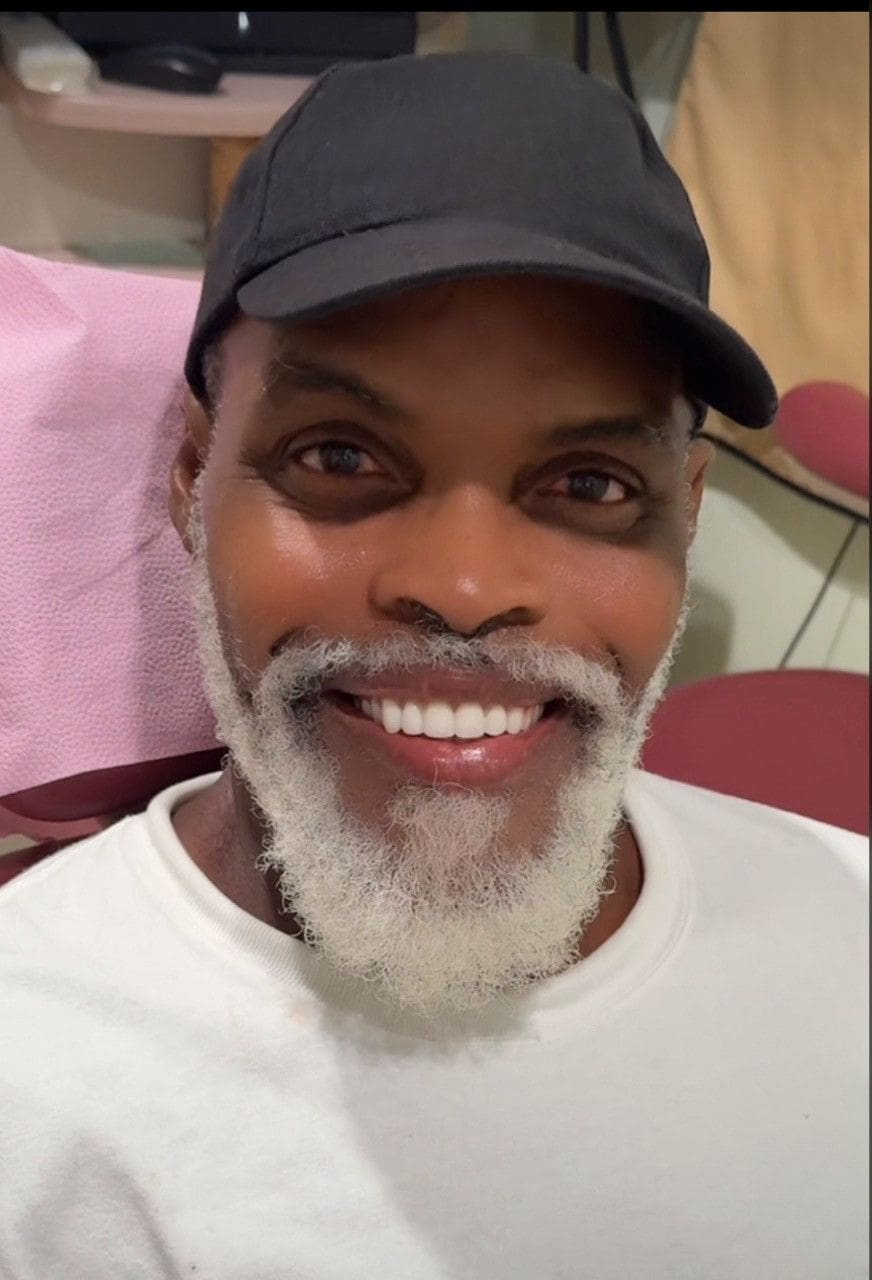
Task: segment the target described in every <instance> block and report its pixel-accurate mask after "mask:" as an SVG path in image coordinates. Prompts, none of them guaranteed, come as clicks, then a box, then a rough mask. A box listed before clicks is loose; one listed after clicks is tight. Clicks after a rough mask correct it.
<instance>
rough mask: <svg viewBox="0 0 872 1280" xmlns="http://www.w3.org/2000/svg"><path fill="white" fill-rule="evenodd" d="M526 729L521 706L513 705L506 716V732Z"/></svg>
mask: <svg viewBox="0 0 872 1280" xmlns="http://www.w3.org/2000/svg"><path fill="white" fill-rule="evenodd" d="M523 729H524V712H523V710H522V709H521V707H512V709H511V711H510V712H509V714H508V716H507V717H506V732H507V733H521V732H523Z"/></svg>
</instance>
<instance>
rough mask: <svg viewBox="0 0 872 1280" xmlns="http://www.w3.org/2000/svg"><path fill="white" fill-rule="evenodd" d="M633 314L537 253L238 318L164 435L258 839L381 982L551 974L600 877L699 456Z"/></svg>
mask: <svg viewBox="0 0 872 1280" xmlns="http://www.w3.org/2000/svg"><path fill="white" fill-rule="evenodd" d="M649 325H650V320H648V319H647V318H646V313H645V312H644V311H643V309H642V308H641V307H640V306H638V304H635V303H633V302H632V301H630V300H627V299H623V298H620V297H618V296H616V295H612V294H609V293H606V292H603V291H599V290H596V289H592V288H586V287H580V286H574V285H573V286H569V285H561V284H557V283H555V282H552V281H545V280H523V281H522V280H488V281H484V280H476V281H465V282H457V283H452V284H450V285H442V286H435V287H432V288H429V289H422V290H418V291H416V292H413V293H407V294H405V295H401V296H395V297H393V298H390V299H388V300H384V301H380V302H378V303H372V304H369V305H367V306H364V307H361V308H359V309H357V310H355V311H353V312H351V311H350V312H346V313H344V314H343V315H341V316H338V317H334V318H332V319H329V320H326V321H323V322H321V323H318V324H306V325H300V326H297V327H295V328H293V329H288V330H279V329H278V328H277V327H275V326H271V325H267V324H265V323H261V322H256V321H252V320H248V319H245V320H242V321H240V322H239V323H238V324H237V325H236V326H235V327H234V328H233V329H232V330H231V332H230V333H229V334H228V335H227V337H226V339H225V341H224V344H223V352H222V364H221V392H220V403H219V405H218V407H217V412H216V414H215V422H214V424H213V426H212V427H211V428H210V430H209V433H208V439H207V438H206V431H205V427H204V425H203V421H201V422H200V424H199V425H197V423H196V421H195V423H194V426H193V429H192V436H191V439H190V440H189V441H188V442H187V443H186V446H185V447H184V448H183V450H182V452H181V454H180V461H179V463H178V465H177V469H176V486H175V493H176V497H175V499H174V509H175V513H176V520H177V524H178V525H179V527H180V528H184V529H185V531H186V536H188V537H189V538H190V540H191V542H192V544H193V548H194V551H195V579H196V583H197V599H198V615H199V619H200V632H201V639H202V640H203V646H202V647H203V654H204V666H205V673H206V678H207V684H208V686H209V690H210V696H211V698H212V702H213V705H214V706H215V709H216V712H217V714H218V717H219V722H220V724H221V728H222V731H223V732H224V735H225V740H226V741H227V743H228V746H229V747H230V749H231V752H232V754H233V755H234V756H235V757H236V759H237V763H238V765H239V768H240V773H241V774H242V776H243V778H244V779H245V782H246V784H247V786H248V790H249V792H250V794H251V797H252V800H253V801H254V802H255V803H256V805H257V807H258V808H259V810H260V812H261V814H262V815H263V816H264V817H265V818H266V825H267V828H268V831H269V832H270V835H269V838H268V845H267V848H266V849H265V857H266V860H267V861H271V862H272V863H273V864H274V865H275V866H276V867H277V868H278V869H279V871H280V873H281V874H282V875H283V877H284V878H283V890H284V892H285V896H286V898H287V900H288V903H289V905H291V906H292V907H293V908H294V910H296V911H297V912H298V913H299V914H300V915H302V916H303V918H304V923H305V926H306V928H307V930H308V936H309V937H310V938H311V939H312V940H313V941H314V942H315V944H316V945H320V946H321V947H322V949H323V950H325V952H326V953H327V954H328V955H329V956H330V958H332V959H333V960H334V961H335V962H337V963H339V964H344V965H345V966H346V967H348V968H351V969H352V970H356V971H357V972H358V973H359V974H360V975H361V976H369V977H376V978H378V979H380V980H381V981H382V984H383V985H386V986H388V987H389V988H390V990H391V992H392V993H393V994H394V995H395V996H396V997H397V998H399V999H401V1000H403V1001H404V1002H406V1003H410V1004H416V1005H418V1006H419V1007H427V1008H431V1009H435V1008H438V1007H440V1005H441V1004H443V1003H446V1002H447V1003H453V1004H470V1003H474V1002H475V1001H476V1000H477V999H480V998H483V997H484V996H485V995H487V994H492V993H493V991H495V990H498V989H500V988H501V987H505V986H506V985H511V984H512V983H514V984H517V983H518V982H519V981H520V978H521V976H522V975H528V976H529V975H531V974H536V973H539V972H541V973H545V972H553V971H554V970H555V968H556V967H557V966H558V965H559V963H561V960H560V957H563V961H562V962H565V959H566V955H567V954H568V950H567V948H568V947H569V946H570V945H573V944H577V940H578V932H579V928H580V927H581V926H582V925H583V923H584V922H585V921H586V920H589V919H590V918H591V917H592V916H593V915H594V914H595V911H596V907H597V905H598V904H599V902H600V900H601V897H602V895H603V892H604V885H605V883H606V879H607V874H608V869H609V858H610V852H611V840H612V836H613V833H614V830H615V827H616V824H617V822H618V819H619V813H620V797H621V793H622V790H623V786H624V783H625V780H626V775H627V773H628V771H629V769H630V768H631V767H632V764H633V763H634V761H635V758H636V755H637V753H638V749H639V744H640V742H641V738H642V735H643V732H644V722H645V720H646V718H647V715H648V713H649V712H650V709H651V703H652V700H653V699H654V697H656V695H657V693H658V692H659V689H660V687H661V685H662V681H663V676H664V674H665V665H666V662H667V661H668V651H669V650H670V646H671V645H672V642H673V640H674V637H675V635H676V631H677V629H678V626H679V619H680V614H681V609H682V604H683V600H684V594H685V585H686V584H685V577H686V553H687V547H688V542H689V536H690V527H691V524H692V521H693V519H694V517H695V511H696V504H697V503H698V499H699V492H700V482H701V475H702V470H703V465H704V461H705V456H706V455H705V452H704V446H702V447H701V446H698V445H692V446H691V447H690V449H688V428H689V412H688V409H687V406H686V405H685V404H684V402H683V401H682V400H681V399H680V397H679V396H678V391H679V384H678V379H677V374H676V369H675V367H674V366H673V364H672V363H671V362H670V361H669V360H668V359H666V358H665V357H664V356H663V354H662V353H661V352H660V351H659V349H658V346H657V344H656V342H655V341H654V339H653V336H652V333H651V330H650V328H649ZM198 436H199V438H198ZM195 446H196V447H197V448H199V451H200V454H201V455H202V454H205V452H206V451H207V450H208V463H207V465H206V467H205V469H204V470H203V471H202V472H201V473H200V474H199V475H197V459H196V453H195ZM195 477H196V483H195ZM392 893H393V894H394V897H393V898H391V894H392ZM525 911H526V912H527V914H526V915H525V914H524V912H525ZM379 912H381V915H379ZM537 913H538V915H537ZM543 913H544V915H543ZM545 917H547V922H546V921H545ZM558 917H559V919H558ZM367 920H369V930H370V935H371V936H370V937H369V939H368V940H367V937H366V936H365V935H366V931H367V927H368V926H367V924H366V921H367ZM452 921H453V922H454V923H455V924H456V925H457V932H456V936H454V935H452V930H451V929H450V928H449V927H448V926H449V922H452ZM525 921H526V922H527V924H528V925H530V926H531V928H528V929H527V930H526V932H527V933H528V934H533V933H536V934H538V936H540V938H543V939H544V940H543V942H542V946H541V947H539V949H538V950H537V949H536V946H535V945H533V944H531V945H530V946H526V947H525V945H523V944H522V943H520V942H519V941H518V938H519V931H520V933H521V934H523V933H524V932H525ZM479 924H480V925H481V930H482V931H481V933H480V935H479V936H478V938H476V932H475V931H476V929H477V928H478V926H479ZM404 930H405V932H404ZM449 935H452V936H453V941H452V940H451V938H450V937H449ZM546 935H547V936H546ZM458 948H460V950H463V949H464V948H466V950H467V951H469V952H470V955H469V956H468V957H467V959H468V961H469V964H468V965H467V967H466V968H464V964H463V963H462V960H458V958H457V953H458ZM422 950H423V951H424V952H426V953H427V955H428V956H429V959H426V960H425V961H422V962H421V964H423V965H424V966H425V967H427V966H429V967H428V968H427V971H426V972H421V973H417V974H416V975H415V974H413V973H412V970H414V967H415V964H416V963H417V961H416V960H415V956H414V955H413V952H416V953H421V952H422ZM437 952H438V953H439V954H438V955H437ZM497 952H499V955H497V954H496V953H497ZM546 953H547V954H546ZM410 975H411V976H410Z"/></svg>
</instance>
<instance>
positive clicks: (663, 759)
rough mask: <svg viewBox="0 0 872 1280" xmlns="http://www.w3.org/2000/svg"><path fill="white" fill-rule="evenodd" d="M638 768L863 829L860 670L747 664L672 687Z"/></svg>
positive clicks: (864, 737)
mask: <svg viewBox="0 0 872 1280" xmlns="http://www.w3.org/2000/svg"><path fill="white" fill-rule="evenodd" d="M644 763H645V767H646V768H648V769H650V770H651V772H652V773H659V774H663V775H664V776H665V777H667V778H677V779H679V780H681V781H683V782H692V783H694V784H695V785H697V786H700V787H708V788H710V789H711V790H712V791H720V792H723V793H724V794H727V795H737V796H742V797H744V798H745V799H747V800H757V801H760V802H761V803H762V804H770V805H774V806H775V807H776V808H779V809H788V810H790V811H791V812H793V813H801V814H805V815H806V816H807V817H809V818H817V819H818V820H819V821H821V822H830V823H833V824H834V825H835V826H839V827H845V828H847V829H849V830H851V831H859V832H862V833H863V834H865V833H867V832H868V830H869V679H868V677H867V676H864V675H855V674H853V673H850V672H846V671H756V672H752V673H750V674H747V675H728V676H719V677H717V678H715V679H712V680H701V681H699V682H698V683H695V684H688V685H684V686H682V687H680V688H677V689H675V690H673V691H672V692H671V693H670V694H669V695H668V696H667V698H666V700H665V701H664V702H663V703H662V704H661V706H660V708H659V709H658V711H657V712H656V714H655V717H654V723H653V727H652V733H651V738H650V740H649V742H648V743H647V745H646V748H645V752H644Z"/></svg>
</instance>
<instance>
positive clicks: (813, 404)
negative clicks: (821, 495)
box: [772, 382, 869, 499]
mask: <svg viewBox="0 0 872 1280" xmlns="http://www.w3.org/2000/svg"><path fill="white" fill-rule="evenodd" d="M772 431H773V435H774V437H775V439H776V440H777V441H778V443H779V444H780V445H781V446H782V447H783V448H784V449H786V450H787V452H788V453H789V454H791V455H792V456H793V457H794V458H795V459H796V460H797V462H800V463H802V465H803V466H804V467H806V468H807V469H808V470H809V471H813V472H814V473H815V475H818V476H821V477H822V479H824V480H828V481H830V483H831V484H835V485H838V486H839V488H841V489H845V490H846V491H847V492H848V493H852V494H854V495H856V496H857V497H858V498H867V499H868V497H869V397H868V396H867V395H864V394H863V392H862V391H857V390H856V389H855V388H854V387H848V386H846V385H845V384H844V383H841V382H804V383H802V384H801V385H800V386H797V387H793V388H792V389H791V390H790V391H788V392H787V394H786V395H785V396H783V397H782V400H781V404H780V406H779V409H778V417H777V418H776V420H775V422H774V424H773V427H772Z"/></svg>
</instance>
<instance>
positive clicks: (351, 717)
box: [325, 700, 567, 787]
mask: <svg viewBox="0 0 872 1280" xmlns="http://www.w3.org/2000/svg"><path fill="white" fill-rule="evenodd" d="M325 706H326V708H327V710H328V713H329V714H330V715H331V717H336V719H338V720H340V721H341V723H342V725H343V726H344V727H345V728H346V729H347V730H348V731H349V732H350V733H352V734H353V735H354V737H355V738H357V740H358V742H359V743H360V745H361V746H365V747H366V748H368V749H369V750H373V749H375V750H378V751H380V752H382V753H383V754H384V755H385V756H387V757H388V759H389V760H390V761H391V762H392V763H393V764H394V765H395V766H396V768H397V769H398V770H400V771H402V772H403V773H404V774H406V775H408V776H410V777H415V778H419V779H420V780H421V781H423V782H426V783H429V784H430V785H431V786H433V785H439V786H442V785H446V786H450V785H454V786H462V787H485V786H499V785H501V784H505V783H506V782H508V781H509V780H510V779H511V777H512V775H513V774H514V773H515V771H516V770H518V769H520V768H522V766H523V765H525V764H526V763H527V762H528V761H529V760H530V759H531V757H532V756H533V754H534V753H535V752H536V751H539V750H541V748H542V747H543V745H544V744H545V743H546V742H547V741H548V740H549V739H550V738H551V737H552V736H553V735H554V734H555V733H557V732H559V731H560V730H561V729H562V728H563V727H564V726H565V724H566V721H567V716H566V713H565V712H563V711H555V712H552V713H550V714H548V715H546V716H543V717H542V719H541V720H537V721H536V723H535V724H534V725H531V727H530V728H529V729H525V730H524V732H523V733H503V734H500V735H499V737H494V738H425V737H424V736H423V735H420V736H415V737H412V736H410V735H407V734H404V733H388V732H387V731H386V730H385V729H383V728H382V726H381V725H380V724H377V723H376V721H375V720H370V718H369V717H368V716H366V715H364V714H363V713H362V712H360V711H356V710H354V709H353V708H350V707H349V708H346V707H344V706H342V705H341V704H339V703H336V702H333V701H331V700H327V701H326V702H325ZM334 723H335V721H334Z"/></svg>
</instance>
